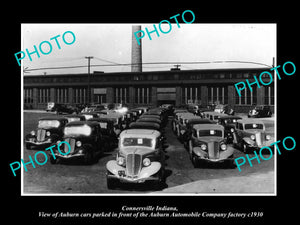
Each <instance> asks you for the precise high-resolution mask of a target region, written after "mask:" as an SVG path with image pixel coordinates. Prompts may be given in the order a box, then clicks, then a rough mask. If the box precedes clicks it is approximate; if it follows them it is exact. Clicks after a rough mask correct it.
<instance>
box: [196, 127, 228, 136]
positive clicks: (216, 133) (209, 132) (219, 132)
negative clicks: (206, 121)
mask: <svg viewBox="0 0 300 225" xmlns="http://www.w3.org/2000/svg"><path fill="white" fill-rule="evenodd" d="M198 135H199V137H204V136H214V137H222V130H211V129H210V130H199V131H198Z"/></svg>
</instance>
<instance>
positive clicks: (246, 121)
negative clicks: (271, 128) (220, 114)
mask: <svg viewBox="0 0 300 225" xmlns="http://www.w3.org/2000/svg"><path fill="white" fill-rule="evenodd" d="M238 123H257V124H264V122H263V121H261V120H255V119H242V120H239V121H238Z"/></svg>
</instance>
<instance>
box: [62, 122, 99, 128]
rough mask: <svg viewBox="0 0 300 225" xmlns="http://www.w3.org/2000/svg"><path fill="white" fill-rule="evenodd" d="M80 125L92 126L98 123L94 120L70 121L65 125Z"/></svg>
mask: <svg viewBox="0 0 300 225" xmlns="http://www.w3.org/2000/svg"><path fill="white" fill-rule="evenodd" d="M80 125H89V126H91V127H93V126H98V125H99V124H98V123H97V122H96V121H89V120H88V121H73V122H70V123H68V124H67V125H66V127H71V126H80Z"/></svg>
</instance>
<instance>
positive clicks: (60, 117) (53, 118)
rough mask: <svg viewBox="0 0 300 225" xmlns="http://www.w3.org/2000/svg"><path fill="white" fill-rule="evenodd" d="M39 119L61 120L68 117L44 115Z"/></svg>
mask: <svg viewBox="0 0 300 225" xmlns="http://www.w3.org/2000/svg"><path fill="white" fill-rule="evenodd" d="M39 120H59V121H63V120H64V121H67V118H64V117H62V116H52V117H51V116H48V117H42V118H40V119H39Z"/></svg>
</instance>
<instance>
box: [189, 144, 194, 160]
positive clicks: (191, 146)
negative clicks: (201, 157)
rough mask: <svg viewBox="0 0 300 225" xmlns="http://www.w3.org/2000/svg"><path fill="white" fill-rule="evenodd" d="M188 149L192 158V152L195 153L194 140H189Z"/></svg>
mask: <svg viewBox="0 0 300 225" xmlns="http://www.w3.org/2000/svg"><path fill="white" fill-rule="evenodd" d="M188 150H189V154H190V157H191V159H192V154H193V144H192V140H189V145H188Z"/></svg>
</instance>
